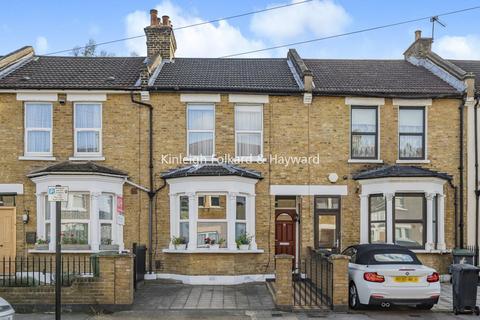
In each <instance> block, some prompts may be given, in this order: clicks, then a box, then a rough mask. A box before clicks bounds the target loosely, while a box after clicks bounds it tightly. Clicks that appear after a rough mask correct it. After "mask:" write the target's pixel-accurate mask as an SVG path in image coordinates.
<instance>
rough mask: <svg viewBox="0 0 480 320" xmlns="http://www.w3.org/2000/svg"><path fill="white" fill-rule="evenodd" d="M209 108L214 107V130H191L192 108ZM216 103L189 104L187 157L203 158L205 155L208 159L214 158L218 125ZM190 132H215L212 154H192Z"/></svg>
mask: <svg viewBox="0 0 480 320" xmlns="http://www.w3.org/2000/svg"><path fill="white" fill-rule="evenodd" d="M209 108H211V109H212V111H213V129H212V130H190V128H189V114H190V110H191V109H192V110H195V109H196V110H208V109H209ZM215 109H216V108H215V104H214V103H208V102H206V103H188V104H187V116H186V120H187V124H186V128H187V157H188V158H191V159H197V158H202V157H205V158H206V159H213V158H215V127H216V121H215V120H216V111H215ZM190 133H212V134H213V147H212V154H211V155H205V156H200V155H191V154H190Z"/></svg>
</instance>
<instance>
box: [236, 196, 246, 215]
mask: <svg viewBox="0 0 480 320" xmlns="http://www.w3.org/2000/svg"><path fill="white" fill-rule="evenodd" d="M246 201H247V198H245V197H237V210H236V213H237V214H236V215H237V220H245V219H246V218H245V205H246Z"/></svg>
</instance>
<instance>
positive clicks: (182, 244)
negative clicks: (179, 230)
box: [172, 236, 187, 250]
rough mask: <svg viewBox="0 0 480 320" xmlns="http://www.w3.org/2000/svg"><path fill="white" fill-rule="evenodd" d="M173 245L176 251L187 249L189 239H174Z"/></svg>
mask: <svg viewBox="0 0 480 320" xmlns="http://www.w3.org/2000/svg"><path fill="white" fill-rule="evenodd" d="M172 244H173V245H174V246H175V250H185V249H187V239H185V238H184V237H175V236H174V237H172Z"/></svg>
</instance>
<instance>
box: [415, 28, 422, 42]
mask: <svg viewBox="0 0 480 320" xmlns="http://www.w3.org/2000/svg"><path fill="white" fill-rule="evenodd" d="M421 37H422V30H416V31H415V40H418V39H420V38H421Z"/></svg>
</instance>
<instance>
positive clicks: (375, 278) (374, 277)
mask: <svg viewBox="0 0 480 320" xmlns="http://www.w3.org/2000/svg"><path fill="white" fill-rule="evenodd" d="M363 279H365V280H366V281H369V282H385V278H384V277H383V276H381V275H379V274H378V273H376V272H365V273H364V274H363Z"/></svg>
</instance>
